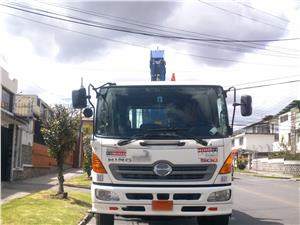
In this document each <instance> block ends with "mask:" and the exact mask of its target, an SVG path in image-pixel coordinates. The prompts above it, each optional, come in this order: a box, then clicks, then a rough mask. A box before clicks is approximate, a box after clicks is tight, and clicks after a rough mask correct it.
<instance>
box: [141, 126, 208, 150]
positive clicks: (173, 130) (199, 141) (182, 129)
mask: <svg viewBox="0 0 300 225" xmlns="http://www.w3.org/2000/svg"><path fill="white" fill-rule="evenodd" d="M187 130H189V128H181V127H162V128H152V129H147V131H169V132H175V134H176V136H178V137H184V138H187V139H193V140H194V141H196V142H197V143H198V144H201V145H205V146H207V144H208V143H207V141H205V140H203V139H201V138H199V137H197V136H189V135H186V134H183V133H181V132H178V131H187Z"/></svg>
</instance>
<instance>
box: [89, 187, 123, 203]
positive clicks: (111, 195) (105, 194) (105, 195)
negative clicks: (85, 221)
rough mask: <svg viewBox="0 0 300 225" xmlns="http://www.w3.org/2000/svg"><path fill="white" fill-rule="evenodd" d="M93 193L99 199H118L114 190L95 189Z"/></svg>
mask: <svg viewBox="0 0 300 225" xmlns="http://www.w3.org/2000/svg"><path fill="white" fill-rule="evenodd" d="M95 195H96V198H97V199H99V200H101V201H120V198H119V196H118V194H117V193H115V192H112V191H105V190H101V189H96V190H95Z"/></svg>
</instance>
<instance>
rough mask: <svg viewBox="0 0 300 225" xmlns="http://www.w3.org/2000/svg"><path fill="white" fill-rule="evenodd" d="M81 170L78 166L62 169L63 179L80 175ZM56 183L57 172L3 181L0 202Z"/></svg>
mask: <svg viewBox="0 0 300 225" xmlns="http://www.w3.org/2000/svg"><path fill="white" fill-rule="evenodd" d="M82 174H83V171H82V169H79V168H71V169H68V170H65V171H64V178H65V180H67V179H70V178H72V177H75V176H79V175H82ZM57 184H58V181H57V173H51V174H47V175H44V176H39V177H34V178H29V179H26V180H21V181H13V182H10V183H5V184H4V185H3V186H2V187H1V204H3V203H5V202H7V201H9V200H11V199H15V198H20V197H23V196H25V195H28V194H30V193H34V192H37V191H41V190H43V189H48V188H52V187H55V186H56V185H57Z"/></svg>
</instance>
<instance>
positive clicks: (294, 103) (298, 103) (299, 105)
mask: <svg viewBox="0 0 300 225" xmlns="http://www.w3.org/2000/svg"><path fill="white" fill-rule="evenodd" d="M295 107H297V108H299V109H300V100H294V101H292V102H291V103H290V104H288V105H287V106H286V107H284V108H283V109H282V110H281V111H280V112H279V113H277V114H276V116H279V115H282V114H284V113H286V112H288V111H290V110H291V109H292V108H295Z"/></svg>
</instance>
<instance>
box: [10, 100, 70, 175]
mask: <svg viewBox="0 0 300 225" xmlns="http://www.w3.org/2000/svg"><path fill="white" fill-rule="evenodd" d="M15 113H16V115H17V116H19V117H21V118H23V119H25V120H27V121H28V126H27V135H24V134H23V135H22V137H23V138H22V143H23V145H27V146H28V147H29V148H28V151H26V154H24V155H25V156H26V159H28V161H27V163H26V164H23V167H22V170H19V171H17V172H15V174H14V179H25V178H28V177H34V176H39V175H43V174H47V173H49V172H52V171H54V170H56V161H55V159H54V158H52V157H50V155H49V154H48V148H47V146H46V145H45V142H44V139H43V136H42V133H41V127H42V124H43V123H44V122H46V121H47V120H48V119H49V117H50V116H51V107H50V106H49V105H48V104H47V103H46V102H44V101H43V100H42V99H40V98H39V97H38V96H37V95H16V102H15ZM65 165H66V166H65V167H71V166H73V151H71V153H70V154H69V155H68V156H67V158H66V159H65Z"/></svg>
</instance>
